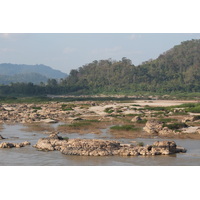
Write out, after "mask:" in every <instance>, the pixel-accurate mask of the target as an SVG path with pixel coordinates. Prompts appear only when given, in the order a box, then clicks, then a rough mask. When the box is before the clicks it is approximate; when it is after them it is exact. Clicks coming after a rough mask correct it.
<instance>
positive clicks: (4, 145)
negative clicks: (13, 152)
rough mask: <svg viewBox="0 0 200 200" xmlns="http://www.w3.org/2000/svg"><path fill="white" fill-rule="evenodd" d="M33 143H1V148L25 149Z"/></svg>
mask: <svg viewBox="0 0 200 200" xmlns="http://www.w3.org/2000/svg"><path fill="white" fill-rule="evenodd" d="M30 144H31V143H30V142H28V141H25V142H21V143H11V142H2V143H0V148H14V147H16V148H20V147H24V146H26V145H30Z"/></svg>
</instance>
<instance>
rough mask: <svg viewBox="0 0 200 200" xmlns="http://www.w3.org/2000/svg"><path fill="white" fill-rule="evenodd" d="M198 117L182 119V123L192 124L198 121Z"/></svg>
mask: <svg viewBox="0 0 200 200" xmlns="http://www.w3.org/2000/svg"><path fill="white" fill-rule="evenodd" d="M199 119H200V118H199V116H187V117H185V118H184V119H182V122H183V123H185V122H194V121H196V120H199Z"/></svg>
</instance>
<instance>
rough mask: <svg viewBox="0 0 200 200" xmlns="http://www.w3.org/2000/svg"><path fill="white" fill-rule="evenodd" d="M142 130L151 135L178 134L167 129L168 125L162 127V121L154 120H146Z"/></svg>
mask: <svg viewBox="0 0 200 200" xmlns="http://www.w3.org/2000/svg"><path fill="white" fill-rule="evenodd" d="M143 130H144V131H146V132H147V133H149V134H152V135H161V136H165V135H170V134H175V135H176V134H178V132H175V131H174V130H171V129H169V128H168V127H164V126H163V123H162V122H159V121H155V120H150V121H147V123H146V125H145V127H144V128H143Z"/></svg>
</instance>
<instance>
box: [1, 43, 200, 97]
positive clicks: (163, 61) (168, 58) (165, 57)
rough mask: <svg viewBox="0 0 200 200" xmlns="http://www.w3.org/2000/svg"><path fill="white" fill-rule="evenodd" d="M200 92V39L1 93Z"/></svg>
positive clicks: (98, 63) (91, 65) (7, 87)
mask: <svg viewBox="0 0 200 200" xmlns="http://www.w3.org/2000/svg"><path fill="white" fill-rule="evenodd" d="M135 92H152V93H162V94H164V93H165V94H167V93H174V92H187V93H188V92H200V40H190V41H186V42H182V43H181V44H180V45H177V46H175V47H174V48H172V49H170V50H169V51H167V52H165V53H163V54H161V55H160V56H159V57H158V58H157V59H155V60H149V61H147V62H143V63H142V64H141V65H139V66H134V65H133V64H132V63H131V60H130V59H127V58H126V57H123V58H122V60H120V61H114V60H111V59H107V60H100V61H97V60H95V61H93V62H92V63H89V64H86V65H84V66H82V67H80V68H79V69H77V70H75V69H74V70H71V72H70V74H69V76H68V77H67V78H65V79H61V80H60V81H56V80H55V79H49V80H48V82H47V84H44V83H41V84H38V85H35V84H32V83H12V84H10V85H2V86H0V95H16V94H17V95H20V94H22V95H44V94H72V93H73V94H99V93H107V94H108V93H109V94H134V93H135Z"/></svg>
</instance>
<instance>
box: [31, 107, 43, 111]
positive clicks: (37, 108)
mask: <svg viewBox="0 0 200 200" xmlns="http://www.w3.org/2000/svg"><path fill="white" fill-rule="evenodd" d="M32 109H35V110H42V108H41V107H32Z"/></svg>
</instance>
